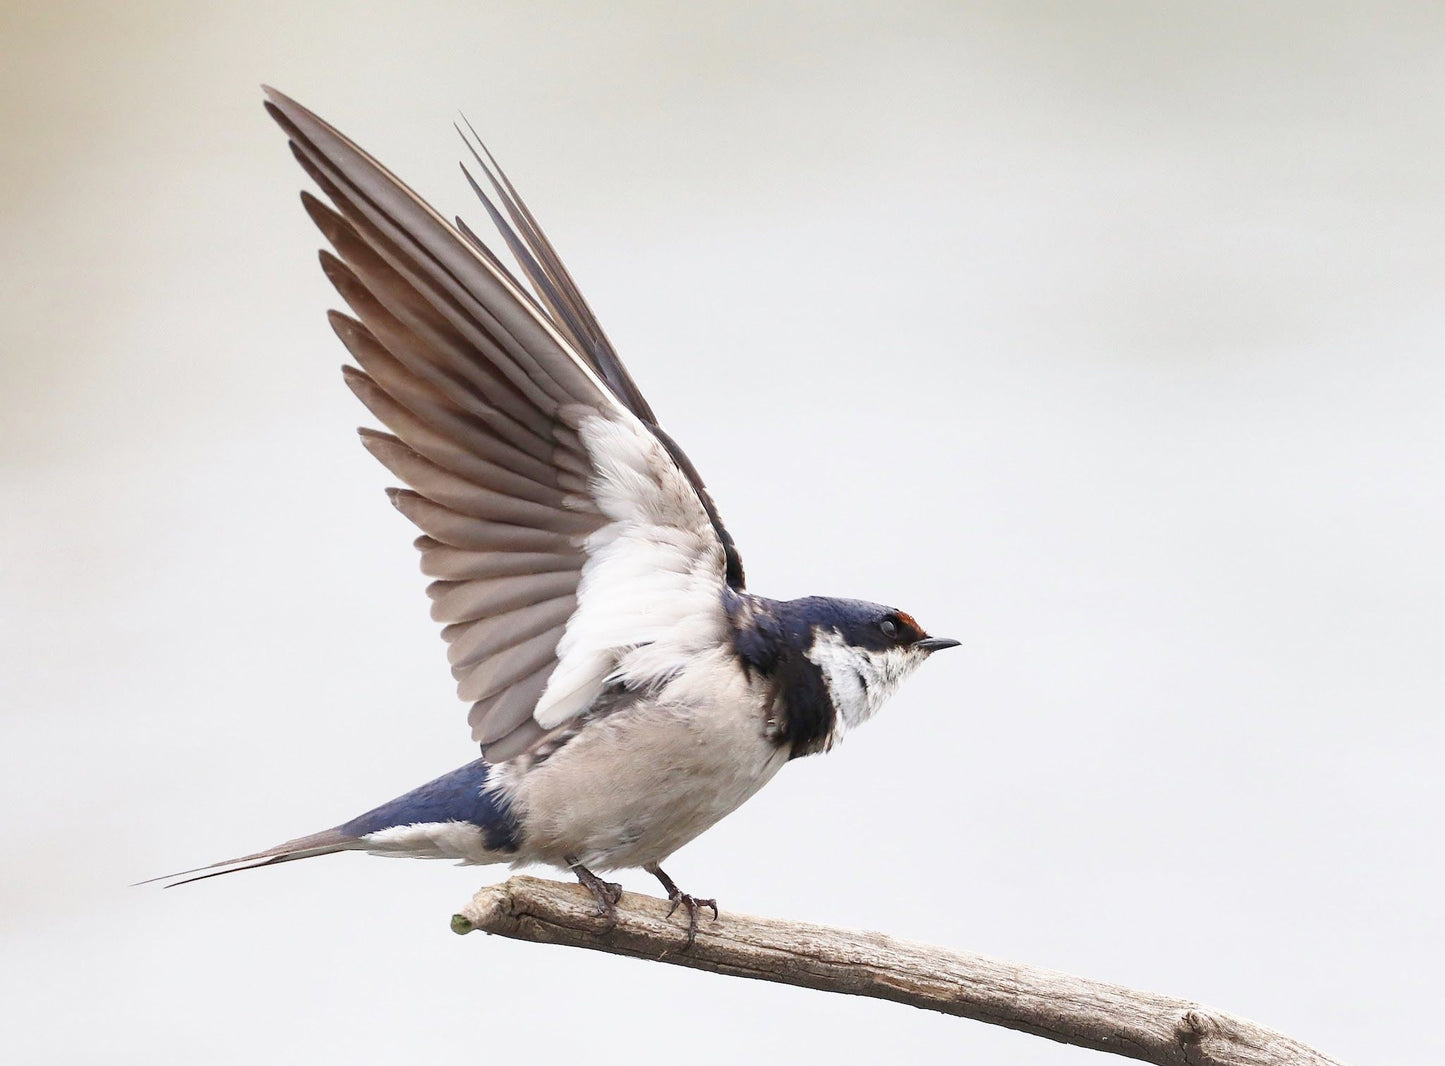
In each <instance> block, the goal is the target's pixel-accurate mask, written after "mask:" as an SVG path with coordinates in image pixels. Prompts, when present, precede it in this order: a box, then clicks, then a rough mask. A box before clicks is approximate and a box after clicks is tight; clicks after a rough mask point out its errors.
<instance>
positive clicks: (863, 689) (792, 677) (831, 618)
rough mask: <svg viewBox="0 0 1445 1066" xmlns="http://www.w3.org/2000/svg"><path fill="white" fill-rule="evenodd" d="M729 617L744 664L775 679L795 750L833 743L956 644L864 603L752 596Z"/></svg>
mask: <svg viewBox="0 0 1445 1066" xmlns="http://www.w3.org/2000/svg"><path fill="white" fill-rule="evenodd" d="M734 621H735V624H737V625H738V629H737V631H736V638H737V645H738V651H739V653H740V654H741V655H742V657H743V659H744V661H746V662H749V663H750V664H751V665H754V666H756V667H759V668H761V669H762V670H764V671H765V672H767V673H769V674H770V675H772V676H773V677H775V678H776V679H777V680H778V682H779V683H780V695H781V697H782V703H783V708H782V709H783V713H784V717H785V722H784V723H783V726H784V728H783V731H784V733H785V734H786V735H787V737H788V739H789V740H790V741H791V742H792V745H793V751H794V754H795V755H806V754H808V753H810V752H814V751H824V750H826V749H828V748H830V747H832V746H833V745H834V744H836V743H837V742H838V740H839V739H840V738H841V737H842V736H843V734H844V733H845V732H847V731H848V730H849V729H851V728H853V727H854V726H857V725H860V724H862V723H863V722H866V721H867V720H868V719H869V718H871V717H873V715H874V714H876V713H877V712H878V709H879V708H880V707H882V706H883V704H884V703H885V702H886V701H887V700H888V697H889V696H891V695H893V692H894V691H895V690H896V689H897V688H898V684H899V682H901V681H902V680H903V679H904V678H905V677H907V676H908V675H909V674H911V673H912V672H913V671H914V670H915V669H917V668H918V666H919V664H920V663H922V662H923V660H925V659H927V658H928V657H929V656H930V655H932V654H933V653H934V652H936V651H942V650H943V649H944V648H953V647H956V646H957V645H958V641H956V640H947V639H944V638H941V637H931V636H929V635H928V634H927V633H926V632H924V630H923V627H922V626H920V625H919V624H918V623H917V622H915V621H914V620H913V617H912V616H911V615H909V614H906V613H905V612H903V611H900V610H898V609H897V608H895V607H885V606H884V605H883V604H880V603H868V602H866V601H863V600H842V599H833V598H831V597H823V596H810V597H807V598H805V599H799V600H788V601H786V602H781V603H780V602H777V601H762V600H754V601H753V603H752V605H751V609H750V610H746V611H742V612H739V615H738V616H735V618H734Z"/></svg>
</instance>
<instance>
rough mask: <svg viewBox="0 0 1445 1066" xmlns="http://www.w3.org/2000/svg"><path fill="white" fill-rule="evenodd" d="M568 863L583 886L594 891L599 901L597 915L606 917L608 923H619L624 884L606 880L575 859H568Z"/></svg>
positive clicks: (593, 896) (593, 895)
mask: <svg viewBox="0 0 1445 1066" xmlns="http://www.w3.org/2000/svg"><path fill="white" fill-rule="evenodd" d="M567 865H568V866H570V867H571V869H572V872H573V873H574V874H576V875H577V880H579V881H581V882H582V885H583V887H585V888H586V889H587V891H589V892H591V893H592V898H593V899H595V900H596V901H597V917H599V918H606V919H607V924H608V925H616V924H617V904H618V901H619V900H621V899H622V886H621V885H619V884H618V883H617V882H616V881H604V880H602V878H600V877H598V876H597V875H596V874H594V873H593V872H592V871H591V870H589V869H587V867H585V866H583V865H582V864H581V863H580V862H577V861H575V860H573V859H568V860H567Z"/></svg>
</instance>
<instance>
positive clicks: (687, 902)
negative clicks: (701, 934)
mask: <svg viewBox="0 0 1445 1066" xmlns="http://www.w3.org/2000/svg"><path fill="white" fill-rule="evenodd" d="M678 907H683V908H685V909H686V910H687V946H688V947H692V946H693V944H695V943H696V942H697V912H698V911H700V910H702V909H703V908H704V907H706V908H707V909H708V910H710V911H712V920H713V921H717V916H718V909H717V900H715V899H698V898H697V897H696V896H689V895H688V894H687V893H686V892H679V893H678V894H677V895H676V896H673V897H672V906H671V907H669V908H668V909H667V916H668V917H669V918H671V917H672V916H673V914H674V913H675V912H676V911H677V908H678Z"/></svg>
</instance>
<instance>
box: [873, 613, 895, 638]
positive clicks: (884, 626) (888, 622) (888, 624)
mask: <svg viewBox="0 0 1445 1066" xmlns="http://www.w3.org/2000/svg"><path fill="white" fill-rule="evenodd" d="M878 628H879V629H880V630H882V631H883V635H884V636H885V637H887V638H888V639H889V640H894V639H895V638H897V636H898V623H897V622H895V621H893V619H891V618H885V619H883V621H881V622H879V623H878Z"/></svg>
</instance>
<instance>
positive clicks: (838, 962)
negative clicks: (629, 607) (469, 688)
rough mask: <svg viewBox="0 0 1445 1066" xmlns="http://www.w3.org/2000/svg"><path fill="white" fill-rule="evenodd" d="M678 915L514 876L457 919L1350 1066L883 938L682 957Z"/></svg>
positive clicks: (1036, 1022) (833, 986)
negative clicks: (601, 909)
mask: <svg viewBox="0 0 1445 1066" xmlns="http://www.w3.org/2000/svg"><path fill="white" fill-rule="evenodd" d="M680 922H681V918H680V912H679V915H677V916H674V917H673V918H671V919H669V918H668V917H667V904H666V902H665V901H662V900H657V899H653V898H652V897H651V896H639V895H634V894H633V893H630V892H629V893H627V894H626V895H624V897H623V899H622V902H621V904H620V905H619V916H618V922H617V925H616V926H615V927H613V928H611V929H610V930H609V929H608V928H607V925H606V922H605V921H604V920H603V919H601V918H598V917H597V916H596V905H595V903H594V902H593V900H592V896H591V894H590V893H588V892H587V891H586V890H584V889H583V888H582V887H581V886H579V885H571V884H562V883H559V882H556V881H544V880H539V879H537V878H534V877H513V878H512V879H511V880H509V881H506V882H504V883H503V884H500V885H494V886H492V887H489V888H484V889H482V890H481V891H480V892H478V893H477V894H476V896H475V897H474V898H473V899H472V901H471V902H470V903H469V904H467V906H466V907H464V908H463V909H462V911H461V913H460V914H457V915H455V916H454V917H453V918H452V928H453V929H454V930H456V931H457V932H458V933H469V932H471V931H472V930H474V929H481V930H484V931H485V932H488V933H496V934H498V935H500V936H505V937H511V938H512V939H514V940H531V941H534V942H536V943H541V944H565V945H568V946H570V947H579V948H591V949H593V950H595V951H606V952H611V953H612V954H614V955H628V956H631V957H632V958H637V959H651V960H653V961H655V962H667V963H672V964H674V965H677V966H691V967H693V968H694V969H698V970H711V971H712V972H713V973H723V974H731V975H733V976H734V977H752V978H757V979H759V980H763V981H777V982H780V983H782V984H790V985H800V986H802V987H805V988H816V989H819V990H820V991H824V992H843V993H846V994H848V995H854V996H871V997H873V998H874V999H890V1000H893V1001H895V1002H898V1003H907V1004H910V1005H912V1006H915V1007H922V1008H924V1009H926V1010H936V1011H941V1012H942V1013H944V1014H954V1015H957V1016H959V1017H961V1018H973V1019H974V1020H976V1021H981V1022H988V1023H989V1024H991V1025H1002V1026H1006V1027H1007V1028H1010V1029H1019V1030H1022V1031H1023V1032H1026V1033H1033V1034H1035V1035H1037V1036H1043V1037H1048V1038H1049V1039H1050V1040H1057V1041H1060V1042H1061V1043H1065V1044H1077V1045H1078V1046H1080V1047H1087V1048H1093V1049H1095V1050H1096V1051H1109V1052H1113V1053H1114V1054H1116V1055H1124V1056H1126V1057H1128V1058H1134V1059H1143V1060H1144V1061H1145V1062H1153V1063H1158V1064H1159V1066H1283V1064H1286V1063H1288V1064H1290V1066H1340V1064H1339V1063H1338V1062H1337V1061H1336V1060H1335V1059H1331V1058H1328V1057H1326V1056H1325V1055H1322V1054H1320V1053H1319V1052H1318V1051H1315V1050H1313V1049H1312V1048H1308V1047H1306V1046H1305V1045H1303V1044H1301V1043H1299V1042H1298V1041H1295V1040H1291V1039H1290V1038H1289V1037H1286V1036H1282V1035H1280V1034H1279V1033H1275V1032H1271V1031H1270V1030H1268V1029H1265V1028H1263V1027H1261V1026H1258V1025H1255V1024H1254V1023H1253V1022H1248V1021H1244V1020H1243V1019H1240V1018H1234V1017H1231V1016H1230V1015H1227V1014H1221V1013H1219V1012H1218V1011H1214V1010H1210V1009H1208V1008H1206V1007H1201V1006H1199V1005H1198V1004H1195V1003H1190V1002H1188V1001H1187V1000H1181V999H1171V998H1169V997H1167V996H1157V995H1154V994H1152V993H1149V992H1136V991H1134V990H1133V989H1129V988H1124V987H1122V986H1120V985H1111V984H1105V983H1104V982H1102V981H1090V980H1087V979H1085V978H1082V977H1072V976H1070V975H1069V974H1064V973H1058V972H1056V971H1053V970H1043V969H1039V968H1037V967H1033V966H1020V965H1017V964H1015V963H1007V962H999V961H998V960H996V959H990V958H985V957H984V956H982V955H971V954H967V953H965V952H957V951H945V950H944V949H942V948H935V947H929V946H928V945H926V944H913V943H909V942H908V941H904V940H894V939H893V938H892V937H886V936H883V935H881V934H879V933H864V932H855V931H853V930H849V929H834V928H832V927H830V926H826V925H812V924H810V923H807V922H787V921H780V920H778V919H776V918H755V917H752V916H750V915H744V914H734V913H730V912H724V913H723V916H722V918H721V919H720V920H719V921H717V922H710V921H707V920H706V919H704V920H703V922H702V925H701V927H700V928H699V930H698V937H697V943H696V944H694V945H693V947H692V948H690V949H686V950H685V949H684V945H685V941H686V931H685V928H684V927H683V926H682V925H681V924H680Z"/></svg>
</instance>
